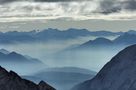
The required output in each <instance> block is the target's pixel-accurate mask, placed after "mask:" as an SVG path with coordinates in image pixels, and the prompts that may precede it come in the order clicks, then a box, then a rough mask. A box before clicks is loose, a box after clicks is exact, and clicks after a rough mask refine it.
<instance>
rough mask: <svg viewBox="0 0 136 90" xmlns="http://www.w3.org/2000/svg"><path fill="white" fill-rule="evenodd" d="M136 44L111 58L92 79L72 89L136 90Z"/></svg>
mask: <svg viewBox="0 0 136 90" xmlns="http://www.w3.org/2000/svg"><path fill="white" fill-rule="evenodd" d="M135 56H136V45H132V46H129V47H127V48H125V49H124V50H122V51H121V52H119V53H118V54H117V55H116V56H115V57H113V58H112V59H111V61H110V62H108V63H107V64H106V65H105V66H104V67H103V68H102V69H101V70H100V72H99V73H98V74H97V75H96V76H95V77H94V78H93V79H91V80H88V81H85V82H83V83H81V84H79V85H77V86H75V87H74V88H73V89H72V90H135V89H136V87H135V84H136V77H135V75H136V58H135Z"/></svg>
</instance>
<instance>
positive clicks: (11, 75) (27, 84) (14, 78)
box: [0, 67, 55, 90]
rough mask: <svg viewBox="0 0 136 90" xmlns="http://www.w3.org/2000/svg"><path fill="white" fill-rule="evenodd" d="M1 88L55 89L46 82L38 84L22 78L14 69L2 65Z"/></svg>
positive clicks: (17, 89) (8, 89)
mask: <svg viewBox="0 0 136 90" xmlns="http://www.w3.org/2000/svg"><path fill="white" fill-rule="evenodd" d="M0 90H55V89H54V88H53V87H51V86H49V85H48V84H46V83H45V82H43V81H41V82H40V83H39V84H38V85H37V84H35V83H33V82H31V81H29V80H25V79H22V78H21V77H20V76H19V75H17V74H16V73H15V72H13V71H10V72H8V71H6V70H5V69H4V68H2V67H0Z"/></svg>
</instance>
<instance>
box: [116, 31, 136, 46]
mask: <svg viewBox="0 0 136 90" xmlns="http://www.w3.org/2000/svg"><path fill="white" fill-rule="evenodd" d="M113 42H114V43H116V44H122V45H132V44H135V43H136V34H134V33H133V34H132V33H125V34H123V35H121V36H119V37H118V38H116V39H115V40H114V41H113Z"/></svg>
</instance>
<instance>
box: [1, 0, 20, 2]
mask: <svg viewBox="0 0 136 90" xmlns="http://www.w3.org/2000/svg"><path fill="white" fill-rule="evenodd" d="M13 1H17V0H0V3H9V2H13Z"/></svg>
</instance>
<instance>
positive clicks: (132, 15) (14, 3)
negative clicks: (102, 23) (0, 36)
mask: <svg viewBox="0 0 136 90" xmlns="http://www.w3.org/2000/svg"><path fill="white" fill-rule="evenodd" d="M0 13H1V14H0V19H1V20H9V19H10V20H32V19H58V18H70V19H74V20H85V19H106V20H120V19H121V20H122V19H123V20H128V19H136V0H84V1H83V0H74V1H73V0H20V1H18V0H0Z"/></svg>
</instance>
